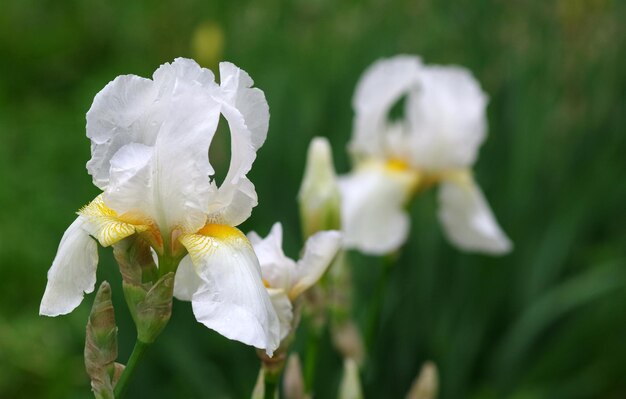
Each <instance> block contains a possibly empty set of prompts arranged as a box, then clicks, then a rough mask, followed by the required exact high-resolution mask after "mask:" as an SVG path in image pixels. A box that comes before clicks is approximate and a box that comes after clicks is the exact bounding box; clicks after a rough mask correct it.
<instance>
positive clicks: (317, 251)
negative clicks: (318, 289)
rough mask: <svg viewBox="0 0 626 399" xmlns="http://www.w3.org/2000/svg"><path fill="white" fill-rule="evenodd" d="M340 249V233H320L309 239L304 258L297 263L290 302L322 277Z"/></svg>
mask: <svg viewBox="0 0 626 399" xmlns="http://www.w3.org/2000/svg"><path fill="white" fill-rule="evenodd" d="M340 248H341V233H340V232H338V231H321V232H319V233H316V234H314V235H312V236H311V237H309V239H308V240H307V241H306V245H305V247H304V256H303V257H302V259H300V260H299V261H298V266H297V272H296V273H297V275H296V281H295V284H294V285H293V287H292V288H291V291H290V292H289V297H290V298H291V299H292V300H294V299H295V298H297V297H298V296H299V295H300V294H302V293H303V292H304V291H306V290H307V289H309V288H310V287H311V286H312V285H313V284H315V283H316V282H317V281H318V280H319V279H320V278H321V277H322V275H323V274H324V272H325V271H326V269H327V268H328V266H330V263H331V262H332V260H333V258H334V257H335V255H337V252H339V249H340Z"/></svg>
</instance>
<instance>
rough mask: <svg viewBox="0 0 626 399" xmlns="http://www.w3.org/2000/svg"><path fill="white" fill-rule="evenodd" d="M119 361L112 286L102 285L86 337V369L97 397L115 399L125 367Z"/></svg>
mask: <svg viewBox="0 0 626 399" xmlns="http://www.w3.org/2000/svg"><path fill="white" fill-rule="evenodd" d="M115 359H117V326H116V325H115V312H114V310H113V303H112V302H111V286H110V285H109V283H107V282H106V281H105V282H103V283H102V284H101V285H100V288H99V289H98V292H97V293H96V297H95V299H94V302H93V306H92V308H91V314H90V315H89V320H88V321H87V329H86V337H85V369H86V370H87V374H89V377H90V378H91V388H92V390H93V392H94V395H95V396H96V398H102V399H108V398H110V399H113V398H114V396H113V388H114V387H115V383H116V382H117V380H118V379H119V376H120V374H121V372H122V370H123V366H122V365H120V364H117V363H115Z"/></svg>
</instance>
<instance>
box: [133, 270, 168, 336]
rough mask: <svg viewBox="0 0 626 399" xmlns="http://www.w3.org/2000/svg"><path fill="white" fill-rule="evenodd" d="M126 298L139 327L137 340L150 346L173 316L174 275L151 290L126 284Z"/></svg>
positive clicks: (165, 278)
mask: <svg viewBox="0 0 626 399" xmlns="http://www.w3.org/2000/svg"><path fill="white" fill-rule="evenodd" d="M123 286H124V296H125V297H126V303H127V304H128V308H129V310H130V314H131V316H132V317H133V320H134V321H135V325H136V327H137V339H138V340H139V341H141V342H143V343H146V344H149V343H152V342H154V340H155V339H156V338H157V337H158V336H159V334H161V331H163V329H164V328H165V326H166V325H167V323H168V322H169V320H170V316H171V315H172V297H173V295H174V273H168V274H166V275H165V276H163V277H161V278H160V279H159V280H158V281H157V282H156V283H155V284H154V285H153V286H152V287H151V288H150V289H149V290H147V291H146V288H145V287H144V286H137V285H133V284H128V283H126V282H124V285H123Z"/></svg>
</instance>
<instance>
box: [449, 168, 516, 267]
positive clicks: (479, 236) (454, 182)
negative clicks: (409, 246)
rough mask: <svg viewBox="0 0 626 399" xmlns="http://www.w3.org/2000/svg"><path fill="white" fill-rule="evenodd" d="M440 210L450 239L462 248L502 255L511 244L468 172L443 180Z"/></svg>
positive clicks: (509, 248)
mask: <svg viewBox="0 0 626 399" xmlns="http://www.w3.org/2000/svg"><path fill="white" fill-rule="evenodd" d="M438 213H439V220H440V221H441V224H442V225H443V227H444V231H445V233H446V236H447V237H448V240H450V241H451V242H452V243H453V244H454V245H456V246H457V247H459V248H461V249H464V250H466V251H478V252H485V253H488V254H492V255H501V254H505V253H507V252H509V251H510V250H511V248H512V244H511V241H510V240H509V238H508V237H507V236H506V234H505V233H504V232H503V231H502V229H501V228H500V226H499V225H498V222H497V221H496V218H495V217H494V215H493V212H492V211H491V209H490V208H489V204H488V203H487V200H486V199H485V197H484V195H483V193H482V191H481V190H480V188H479V187H478V185H477V184H476V183H475V182H474V179H473V178H472V177H471V175H470V174H469V173H467V174H464V175H461V176H456V177H455V178H453V179H448V180H444V181H443V182H442V183H441V187H440V188H439V212H438Z"/></svg>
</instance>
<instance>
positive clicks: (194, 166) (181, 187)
mask: <svg viewBox="0 0 626 399" xmlns="http://www.w3.org/2000/svg"><path fill="white" fill-rule="evenodd" d="M216 90H217V85H216V84H215V82H214V77H213V74H212V72H211V71H209V70H207V69H203V68H200V66H198V65H197V64H196V63H195V62H194V61H192V60H186V59H181V58H179V59H176V60H175V61H174V62H173V63H172V64H164V65H162V66H161V67H160V68H159V69H158V70H157V71H156V72H155V73H154V76H153V80H149V79H143V78H140V77H137V76H122V77H119V78H117V79H115V80H114V81H113V82H111V83H110V84H108V85H107V86H106V87H105V88H104V89H103V90H102V91H101V92H100V93H98V95H96V98H95V99H94V103H93V105H92V107H91V108H90V110H89V112H88V113H87V136H88V137H89V138H90V139H91V141H92V159H91V160H90V161H89V163H88V164H87V168H88V170H89V173H90V174H91V175H92V176H93V178H94V183H95V184H96V185H98V187H100V188H102V189H103V190H104V201H105V203H106V204H107V206H109V207H110V208H112V209H113V210H115V211H116V212H117V213H118V214H119V215H125V214H141V215H144V216H146V217H149V218H150V219H152V220H154V221H155V222H156V223H157V224H158V226H159V227H160V228H161V230H162V231H169V230H172V229H173V228H175V227H180V228H181V229H183V230H186V231H195V230H197V229H199V228H200V227H202V226H203V225H204V223H205V220H206V211H207V204H208V199H209V196H210V194H211V186H210V181H209V179H208V176H209V175H211V174H213V173H214V171H213V169H212V167H211V165H210V164H209V160H208V149H209V145H210V142H211V139H212V138H213V135H214V133H215V130H216V127H217V122H218V119H219V111H220V105H219V104H218V103H217V102H216V101H215V100H214V98H213V93H214V92H215V91H216Z"/></svg>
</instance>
